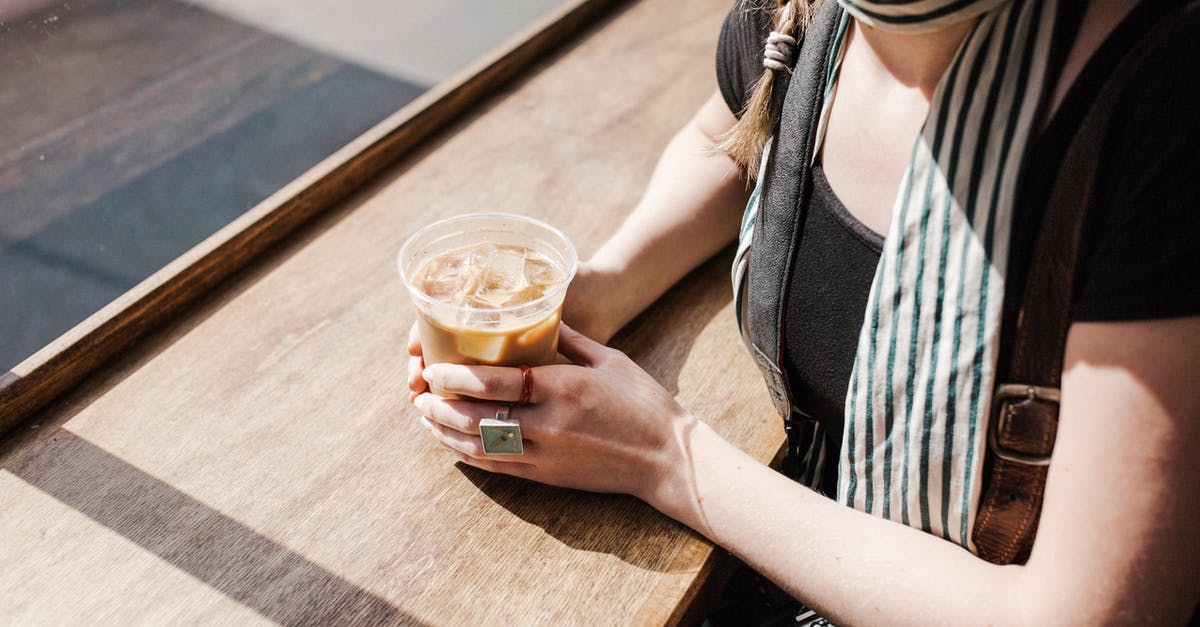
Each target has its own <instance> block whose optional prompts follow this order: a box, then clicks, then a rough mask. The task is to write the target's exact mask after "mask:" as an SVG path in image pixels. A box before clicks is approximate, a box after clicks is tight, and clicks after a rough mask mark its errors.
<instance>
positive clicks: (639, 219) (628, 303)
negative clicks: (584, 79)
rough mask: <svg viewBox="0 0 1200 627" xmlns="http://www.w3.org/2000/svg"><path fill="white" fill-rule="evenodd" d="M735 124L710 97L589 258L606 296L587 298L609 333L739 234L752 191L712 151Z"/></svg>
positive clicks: (590, 270)
mask: <svg viewBox="0 0 1200 627" xmlns="http://www.w3.org/2000/svg"><path fill="white" fill-rule="evenodd" d="M735 121H736V120H735V118H734V117H733V114H731V113H730V112H729V109H728V107H727V106H726V105H725V102H724V101H723V100H722V99H721V97H720V96H719V95H715V94H714V96H713V97H712V98H710V99H709V100H708V101H707V102H706V103H705V104H704V106H703V107H701V109H700V110H699V111H698V112H697V113H696V115H695V116H694V117H693V118H692V119H691V120H690V121H689V122H688V124H687V125H686V126H684V128H683V129H681V130H680V131H679V132H678V133H676V135H675V137H674V138H673V139H672V140H671V142H670V144H669V145H668V146H667V148H666V149H665V150H664V151H663V154H662V156H661V157H660V159H659V161H658V165H657V166H656V167H655V169H654V173H653V175H652V176H651V179H650V182H649V184H648V185H647V187H646V191H645V193H644V194H643V196H642V198H641V200H640V201H639V202H638V204H637V206H636V207H635V208H634V209H633V211H632V212H631V213H630V215H629V216H628V217H627V218H626V220H625V222H624V223H623V224H622V225H621V227H620V228H619V229H618V230H617V232H616V233H615V234H614V235H613V236H612V237H611V238H610V239H609V240H608V241H607V242H605V243H604V244H603V245H602V246H601V247H600V249H599V250H598V251H597V252H596V253H595V254H594V255H593V256H592V258H591V259H590V260H589V261H588V263H587V266H588V267H587V271H588V273H589V274H590V275H591V276H590V277H589V280H590V281H591V282H592V283H593V284H595V285H597V286H601V288H602V289H598V290H597V291H598V292H601V291H602V293H603V294H604V297H603V298H601V299H586V300H589V301H603V304H604V308H605V309H604V312H603V315H604V318H605V320H604V324H603V325H601V326H603V327H604V328H605V329H606V330H607V332H608V333H613V332H616V330H617V329H619V328H621V327H622V326H624V325H625V323H627V322H629V320H630V319H632V318H633V317H634V316H636V315H637V314H638V313H639V312H641V311H642V310H643V309H645V308H646V307H647V306H648V305H649V304H650V303H652V302H654V300H655V299H657V298H658V297H659V296H661V295H662V294H663V292H665V291H666V290H667V289H668V288H669V287H671V285H673V284H675V282H677V281H678V280H679V279H680V278H682V277H683V276H684V275H686V274H687V273H688V272H690V271H691V270H692V269H694V268H695V267H696V266H698V265H699V264H700V263H702V262H703V261H704V260H706V259H708V258H709V257H711V256H712V255H713V254H715V253H716V252H717V251H719V250H721V249H722V248H724V247H725V246H727V245H729V244H730V243H731V242H732V241H733V240H734V239H735V238H736V237H737V230H738V224H739V222H740V220H741V215H742V209H743V207H744V206H745V203H746V199H747V197H748V196H749V192H748V191H747V189H746V183H745V181H744V180H743V179H742V178H741V176H740V175H739V173H738V171H737V168H736V167H735V166H734V164H733V161H732V160H730V159H729V158H728V157H727V156H725V155H724V154H721V153H718V152H716V151H715V150H714V149H713V146H714V145H715V144H716V143H717V142H718V141H719V138H720V136H721V135H722V134H723V133H724V132H725V131H727V130H728V129H729V128H731V127H732V125H733V124H734V122H735ZM570 313H571V312H569V311H568V312H567V320H568V321H570V320H571V316H570ZM601 335H603V334H601Z"/></svg>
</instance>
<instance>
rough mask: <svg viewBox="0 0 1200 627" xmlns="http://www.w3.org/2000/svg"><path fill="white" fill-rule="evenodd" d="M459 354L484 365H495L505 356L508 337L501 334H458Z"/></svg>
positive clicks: (456, 337) (456, 336)
mask: <svg viewBox="0 0 1200 627" xmlns="http://www.w3.org/2000/svg"><path fill="white" fill-rule="evenodd" d="M454 337H455V340H456V342H457V348H458V354H459V355H462V356H464V357H469V358H471V359H476V360H478V361H481V362H483V363H488V364H494V363H496V362H497V361H500V356H501V355H503V354H504V343H505V341H506V340H507V336H505V335H501V334H496V335H492V334H484V333H480V334H474V333H462V332H460V333H458V334H456V335H455V336H454Z"/></svg>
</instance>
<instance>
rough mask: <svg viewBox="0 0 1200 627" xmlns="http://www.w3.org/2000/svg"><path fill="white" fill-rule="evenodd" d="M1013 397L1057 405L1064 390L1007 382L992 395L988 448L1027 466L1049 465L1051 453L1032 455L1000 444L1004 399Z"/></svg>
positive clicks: (1009, 459)
mask: <svg viewBox="0 0 1200 627" xmlns="http://www.w3.org/2000/svg"><path fill="white" fill-rule="evenodd" d="M1013 398H1028V399H1029V400H1031V401H1048V402H1051V403H1054V404H1056V405H1058V404H1060V403H1061V402H1062V392H1061V391H1060V390H1059V389H1058V388H1051V387H1044V386H1041V385H1029V384H1027V383H1005V384H1004V385H1001V386H999V387H997V388H996V395H995V396H994V397H992V412H993V414H992V421H991V423H992V424H991V425H990V426H989V427H988V448H989V449H991V451H992V453H993V454H995V455H996V457H999V458H1000V459H1003V460H1007V461H1010V462H1015V463H1018V464H1025V465H1027V466H1049V465H1050V456H1049V455H1030V454H1028V453H1022V452H1020V451H1014V450H1010V449H1006V448H1003V447H1001V446H1000V442H999V440H998V436H997V434H998V433H999V432H1000V429H1001V428H1003V426H1004V421H1005V420H1006V418H1005V412H1003V411H1001V405H1002V403H1003V402H1004V401H1006V400H1008V399H1013Z"/></svg>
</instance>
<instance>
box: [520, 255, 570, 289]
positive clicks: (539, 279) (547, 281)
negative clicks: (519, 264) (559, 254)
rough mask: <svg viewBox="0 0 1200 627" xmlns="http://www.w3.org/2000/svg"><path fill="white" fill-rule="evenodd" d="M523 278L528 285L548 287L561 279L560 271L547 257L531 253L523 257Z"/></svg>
mask: <svg viewBox="0 0 1200 627" xmlns="http://www.w3.org/2000/svg"><path fill="white" fill-rule="evenodd" d="M525 280H526V281H529V283H530V285H537V286H541V287H548V286H551V285H554V284H555V283H558V282H559V281H561V280H562V273H561V272H559V270H558V266H555V265H554V264H553V263H551V262H550V260H549V259H546V258H545V257H542V256H541V255H537V254H536V253H531V254H529V255H527V256H526V257H525Z"/></svg>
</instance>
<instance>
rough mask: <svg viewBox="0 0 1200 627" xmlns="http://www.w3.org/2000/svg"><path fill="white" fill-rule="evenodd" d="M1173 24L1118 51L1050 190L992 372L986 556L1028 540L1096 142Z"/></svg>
mask: <svg viewBox="0 0 1200 627" xmlns="http://www.w3.org/2000/svg"><path fill="white" fill-rule="evenodd" d="M1171 27H1172V20H1170V19H1167V18H1165V17H1164V18H1162V19H1159V20H1157V23H1156V24H1155V26H1154V28H1152V29H1149V30H1148V31H1146V33H1145V34H1143V36H1142V37H1140V38H1139V39H1138V41H1137V43H1136V44H1135V45H1134V46H1133V47H1132V48H1130V49H1129V51H1128V52H1127V53H1126V54H1125V55H1124V56H1123V57H1122V59H1121V62H1120V63H1119V64H1118V65H1117V66H1116V68H1115V69H1114V70H1113V72H1112V74H1110V75H1109V78H1108V79H1107V80H1106V81H1105V83H1104V87H1103V89H1102V90H1101V91H1100V92H1099V95H1098V96H1097V98H1096V99H1095V100H1094V101H1093V103H1092V105H1091V107H1090V108H1089V109H1088V110H1087V112H1086V114H1085V115H1084V117H1083V121H1082V124H1081V125H1080V126H1079V130H1078V131H1077V132H1076V133H1075V135H1074V137H1073V138H1072V140H1071V143H1070V145H1069V147H1068V148H1067V152H1066V153H1065V156H1064V158H1063V161H1062V166H1061V169H1060V170H1059V176H1058V178H1057V180H1056V181H1055V184H1054V187H1053V190H1052V191H1051V193H1050V195H1049V200H1048V203H1047V205H1046V209H1045V213H1044V215H1043V217H1042V220H1041V223H1040V224H1041V229H1040V231H1039V233H1038V235H1037V239H1036V241H1035V243H1034V248H1033V253H1032V256H1031V258H1030V259H1031V260H1030V264H1029V270H1028V272H1027V274H1026V279H1025V289H1024V291H1023V294H1022V297H1021V302H1020V310H1019V313H1018V316H1017V323H1016V330H1015V335H1014V338H1013V341H1012V342H1011V343H1010V344H1009V350H1010V351H1012V352H1011V353H1010V359H1009V368H1008V371H1007V372H1002V373H1000V374H999V376H997V381H998V382H1000V385H998V386H997V389H996V396H995V399H994V400H993V402H992V418H991V420H990V424H989V426H988V428H989V430H990V431H989V439H988V462H987V463H986V464H985V467H990V468H991V472H990V473H988V475H987V476H986V477H985V486H984V494H983V500H982V501H981V502H980V507H979V512H978V514H977V516H976V518H975V528H974V534H973V540H974V542H975V547H976V550H977V552H978V554H979V556H980V557H982V558H984V559H986V560H988V561H990V562H994V563H997V564H1011V563H1024V562H1025V561H1026V560H1027V559H1028V558H1029V552H1030V550H1031V549H1032V548H1033V539H1034V536H1035V535H1036V533H1037V525H1038V517H1039V515H1040V514H1041V508H1042V495H1043V493H1044V492H1045V488H1046V475H1047V472H1048V470H1049V462H1050V454H1051V453H1052V452H1053V450H1054V439H1055V434H1056V433H1057V430H1058V408H1059V403H1058V388H1059V385H1060V383H1061V378H1062V362H1063V351H1064V348H1065V345H1066V338H1067V331H1068V329H1069V327H1070V324H1071V316H1070V306H1071V299H1072V297H1073V295H1074V290H1073V288H1074V281H1075V274H1076V266H1077V261H1078V259H1077V258H1078V253H1079V248H1080V241H1081V234H1082V232H1083V222H1084V213H1085V211H1086V209H1087V207H1088V205H1089V204H1090V203H1091V200H1092V191H1093V188H1094V181H1095V179H1096V176H1097V173H1098V169H1099V161H1100V159H1101V158H1102V157H1103V154H1102V152H1101V150H1100V146H1102V145H1103V141H1102V140H1103V139H1104V136H1105V134H1106V133H1107V132H1108V129H1109V128H1110V122H1111V119H1112V113H1113V110H1114V109H1115V107H1116V104H1117V101H1118V100H1119V98H1120V96H1121V94H1122V93H1124V91H1125V86H1126V84H1127V83H1128V82H1129V79H1130V78H1131V77H1132V76H1133V75H1134V74H1135V73H1136V71H1137V68H1138V67H1139V65H1140V64H1141V63H1142V61H1143V60H1144V59H1145V57H1146V55H1147V54H1148V53H1149V51H1150V49H1151V47H1152V43H1153V42H1154V41H1156V40H1157V39H1159V38H1160V37H1162V33H1163V32H1164V31H1166V30H1167V29H1168V28H1171Z"/></svg>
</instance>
